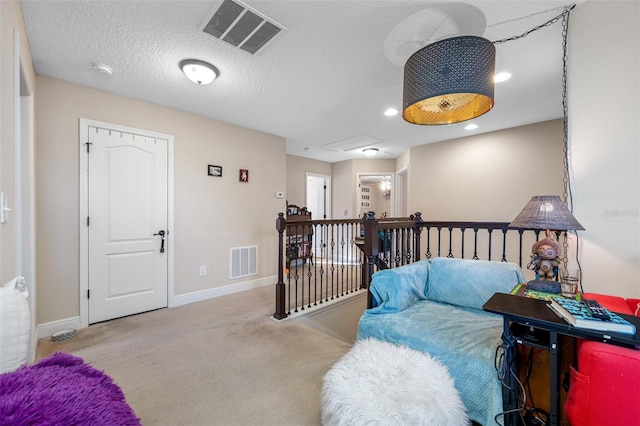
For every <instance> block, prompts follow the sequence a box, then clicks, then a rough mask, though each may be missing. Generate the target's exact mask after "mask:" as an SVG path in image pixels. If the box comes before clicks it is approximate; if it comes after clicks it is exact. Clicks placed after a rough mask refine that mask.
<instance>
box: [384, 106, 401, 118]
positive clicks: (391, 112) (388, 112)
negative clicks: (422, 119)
mask: <svg viewBox="0 0 640 426" xmlns="http://www.w3.org/2000/svg"><path fill="white" fill-rule="evenodd" d="M384 115H386V116H387V117H393V116H394V115H398V110H397V109H395V108H389V109H388V110H386V111H385V112H384Z"/></svg>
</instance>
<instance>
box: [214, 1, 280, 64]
mask: <svg viewBox="0 0 640 426" xmlns="http://www.w3.org/2000/svg"><path fill="white" fill-rule="evenodd" d="M285 29H286V28H285V27H283V26H282V25H280V24H278V23H277V22H275V21H273V20H272V19H269V18H267V17H265V16H264V15H262V14H261V13H259V12H258V11H256V10H255V9H252V8H250V7H249V6H247V5H245V4H244V3H242V2H239V1H237V0H234V1H232V0H224V1H223V2H222V4H221V5H220V7H218V8H217V9H216V8H214V9H213V10H212V11H211V13H210V14H209V16H208V17H207V19H205V21H204V23H203V25H202V28H201V30H202V31H203V32H204V33H206V34H208V35H210V36H212V37H215V38H217V39H218V40H222V41H224V42H226V43H228V44H230V45H231V46H233V47H236V48H238V49H241V50H243V51H245V52H247V53H250V54H252V55H255V54H256V53H258V51H260V49H262V48H264V47H265V46H266V45H267V44H268V43H269V42H270V41H271V40H273V39H274V37H275V36H277V35H278V34H279V33H280V32H281V31H282V30H285Z"/></svg>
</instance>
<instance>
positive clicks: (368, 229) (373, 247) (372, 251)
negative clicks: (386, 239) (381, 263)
mask: <svg viewBox="0 0 640 426" xmlns="http://www.w3.org/2000/svg"><path fill="white" fill-rule="evenodd" d="M379 247H380V245H379V244H378V221H377V220H376V214H375V212H368V213H367V214H366V217H365V220H364V259H365V265H366V268H365V271H366V272H365V273H364V274H363V277H362V288H366V289H368V288H369V285H370V284H371V277H373V272H374V270H373V267H374V265H375V259H376V256H378V250H379ZM371 305H372V299H371V292H370V291H369V292H368V294H367V308H371V307H372V306H371Z"/></svg>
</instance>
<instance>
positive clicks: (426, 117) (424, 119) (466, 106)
mask: <svg viewBox="0 0 640 426" xmlns="http://www.w3.org/2000/svg"><path fill="white" fill-rule="evenodd" d="M495 61H496V49H495V46H494V45H493V43H492V42H491V41H489V40H487V39H484V38H482V37H477V36H460V37H452V38H448V39H444V40H440V41H437V42H435V43H432V44H429V45H427V46H425V47H423V48H422V49H420V50H418V51H417V52H416V53H414V54H413V55H411V57H410V58H409V60H408V61H407V63H406V64H405V66H404V99H403V112H402V118H404V119H405V120H406V121H408V122H409V123H413V124H429V125H435V124H452V123H458V122H461V121H466V120H470V119H472V118H476V117H478V116H480V115H482V114H484V113H486V112H487V111H489V110H490V109H491V108H493V75H494V73H495Z"/></svg>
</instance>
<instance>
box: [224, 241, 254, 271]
mask: <svg viewBox="0 0 640 426" xmlns="http://www.w3.org/2000/svg"><path fill="white" fill-rule="evenodd" d="M230 269H231V273H230V274H229V278H231V279H233V278H241V277H247V276H249V275H256V274H257V273H258V246H248V247H234V248H232V249H231V267H230Z"/></svg>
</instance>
